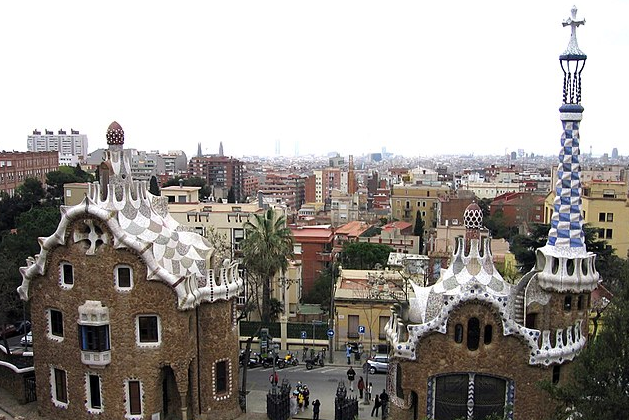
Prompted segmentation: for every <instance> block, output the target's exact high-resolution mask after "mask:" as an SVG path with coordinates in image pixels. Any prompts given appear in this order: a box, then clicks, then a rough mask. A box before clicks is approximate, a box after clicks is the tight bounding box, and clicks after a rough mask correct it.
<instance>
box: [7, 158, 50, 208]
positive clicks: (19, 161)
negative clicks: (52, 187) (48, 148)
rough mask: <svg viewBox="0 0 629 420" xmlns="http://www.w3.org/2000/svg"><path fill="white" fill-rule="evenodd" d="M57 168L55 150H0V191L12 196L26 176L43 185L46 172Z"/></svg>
mask: <svg viewBox="0 0 629 420" xmlns="http://www.w3.org/2000/svg"><path fill="white" fill-rule="evenodd" d="M58 169H59V154H58V153H57V152H5V151H0V192H5V193H7V194H8V195H9V196H11V197H13V195H14V194H15V189H16V188H17V187H19V186H20V185H22V184H23V183H24V181H26V179H27V178H35V179H37V180H39V181H40V182H41V183H42V184H44V185H45V184H46V175H47V174H48V172H52V171H56V170H58Z"/></svg>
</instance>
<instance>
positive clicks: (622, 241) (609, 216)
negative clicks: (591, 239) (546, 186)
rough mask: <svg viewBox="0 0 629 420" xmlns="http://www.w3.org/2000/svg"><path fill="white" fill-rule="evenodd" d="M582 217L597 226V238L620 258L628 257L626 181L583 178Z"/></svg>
mask: <svg viewBox="0 0 629 420" xmlns="http://www.w3.org/2000/svg"><path fill="white" fill-rule="evenodd" d="M583 186H584V188H583V195H582V198H581V199H582V201H583V204H582V206H583V211H582V215H583V220H584V222H585V223H587V224H588V226H590V227H593V228H595V229H597V232H598V238H599V239H604V240H605V241H607V243H608V245H610V246H611V247H612V248H614V249H615V250H616V255H618V256H619V257H621V258H628V257H629V229H627V224H628V223H629V197H628V196H627V188H628V184H627V182H626V181H605V180H601V179H599V180H589V181H583ZM554 199H555V193H554V192H552V193H551V194H549V195H548V196H547V197H546V201H545V209H544V219H545V220H544V222H545V223H550V219H551V217H552V214H553V201H554Z"/></svg>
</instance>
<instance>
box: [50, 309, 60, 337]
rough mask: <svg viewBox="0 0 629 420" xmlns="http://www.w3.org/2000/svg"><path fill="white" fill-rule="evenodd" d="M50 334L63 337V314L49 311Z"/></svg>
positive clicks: (53, 310)
mask: <svg viewBox="0 0 629 420" xmlns="http://www.w3.org/2000/svg"><path fill="white" fill-rule="evenodd" d="M49 313H50V334H51V335H55V336H57V337H63V314H62V313H61V312H60V311H57V310H56V309H50V311H49Z"/></svg>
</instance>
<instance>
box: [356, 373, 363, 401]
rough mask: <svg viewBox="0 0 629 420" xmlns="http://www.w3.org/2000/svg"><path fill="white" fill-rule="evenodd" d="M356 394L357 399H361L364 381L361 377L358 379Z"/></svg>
mask: <svg viewBox="0 0 629 420" xmlns="http://www.w3.org/2000/svg"><path fill="white" fill-rule="evenodd" d="M357 388H358V394H359V398H360V399H362V398H363V391H364V390H365V381H364V380H363V377H362V376H361V377H360V378H358V386H357Z"/></svg>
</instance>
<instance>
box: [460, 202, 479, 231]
mask: <svg viewBox="0 0 629 420" xmlns="http://www.w3.org/2000/svg"><path fill="white" fill-rule="evenodd" d="M463 220H464V223H465V228H466V229H481V228H482V227H483V211H482V210H481V208H480V206H479V205H478V204H476V202H472V203H471V204H470V205H469V206H467V208H466V209H465V213H463Z"/></svg>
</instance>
